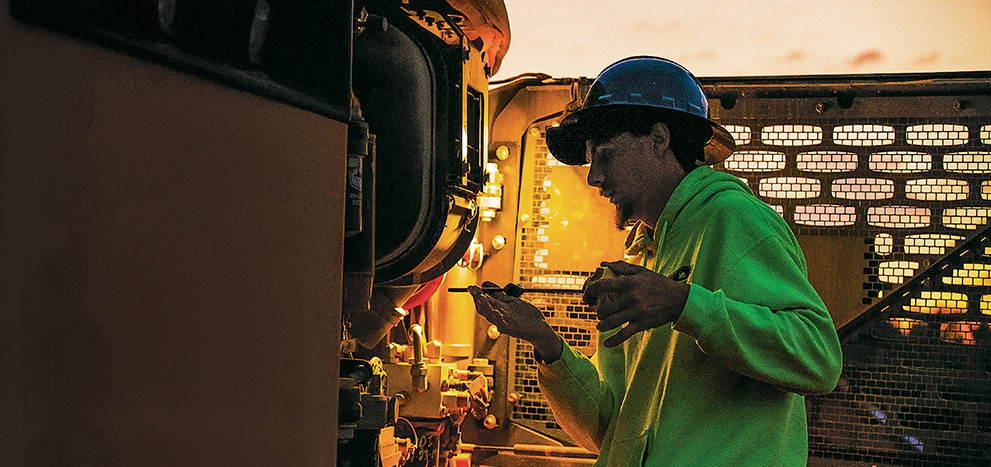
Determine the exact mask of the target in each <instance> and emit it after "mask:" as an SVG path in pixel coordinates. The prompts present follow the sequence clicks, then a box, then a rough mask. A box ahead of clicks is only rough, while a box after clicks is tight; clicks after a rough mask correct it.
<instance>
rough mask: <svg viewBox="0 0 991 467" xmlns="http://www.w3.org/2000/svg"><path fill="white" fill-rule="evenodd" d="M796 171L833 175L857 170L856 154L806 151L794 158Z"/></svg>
mask: <svg viewBox="0 0 991 467" xmlns="http://www.w3.org/2000/svg"><path fill="white" fill-rule="evenodd" d="M795 164H796V166H797V168H798V170H801V171H803V172H818V173H835V172H853V171H854V170H857V165H858V161H857V154H856V153H853V152H844V151H808V152H800V153H798V155H796V156H795Z"/></svg>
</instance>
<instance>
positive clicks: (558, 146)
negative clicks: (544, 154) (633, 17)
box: [547, 56, 736, 165]
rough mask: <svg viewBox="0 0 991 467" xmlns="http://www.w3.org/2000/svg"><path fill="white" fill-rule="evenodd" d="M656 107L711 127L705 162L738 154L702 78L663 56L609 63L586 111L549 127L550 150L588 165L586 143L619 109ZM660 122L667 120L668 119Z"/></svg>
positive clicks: (560, 157)
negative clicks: (713, 116)
mask: <svg viewBox="0 0 991 467" xmlns="http://www.w3.org/2000/svg"><path fill="white" fill-rule="evenodd" d="M637 108H639V109H656V110H658V113H659V114H668V115H671V116H673V117H678V118H684V117H687V118H689V119H696V120H699V121H701V122H705V123H707V124H708V125H709V126H710V127H711V128H712V136H711V137H710V138H709V140H708V141H706V142H705V147H704V152H705V160H704V161H700V164H715V163H718V162H721V161H722V160H724V159H726V158H727V157H729V155H730V154H732V153H733V150H734V148H735V147H736V143H735V142H734V141H733V136H732V135H730V134H729V132H728V131H726V129H725V128H723V127H722V126H721V125H719V124H718V123H716V122H714V121H712V120H710V119H709V101H708V99H707V98H706V96H705V92H703V91H702V85H701V84H700V83H699V81H698V79H697V78H695V76H694V75H692V73H691V72H689V71H688V70H686V69H685V68H684V67H682V66H681V65H679V64H677V63H675V62H672V61H671V60H667V59H664V58H660V57H648V56H637V57H630V58H625V59H623V60H620V61H618V62H616V63H613V64H612V65H609V66H608V67H607V68H606V69H605V70H603V71H602V73H599V76H598V77H596V78H595V81H594V82H592V86H591V87H590V88H589V90H588V94H587V95H586V96H585V100H584V101H583V102H582V105H581V108H580V109H578V110H576V111H574V112H572V113H570V114H568V115H567V116H566V117H565V118H564V119H563V120H562V121H561V124H560V125H558V126H555V127H550V128H548V129H547V148H548V149H549V150H550V152H551V154H552V155H553V156H554V158H555V159H557V160H559V161H561V162H563V163H565V164H569V165H581V164H585V141H586V140H588V139H591V137H592V133H593V132H594V129H595V128H597V127H599V126H600V124H601V123H603V120H605V119H609V118H611V115H614V113H615V112H616V111H622V110H624V109H637ZM659 121H664V118H663V115H661V118H659Z"/></svg>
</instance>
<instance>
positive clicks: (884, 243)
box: [874, 233, 895, 256]
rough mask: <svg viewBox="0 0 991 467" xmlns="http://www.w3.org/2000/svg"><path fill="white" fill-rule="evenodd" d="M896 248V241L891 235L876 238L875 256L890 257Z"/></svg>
mask: <svg viewBox="0 0 991 467" xmlns="http://www.w3.org/2000/svg"><path fill="white" fill-rule="evenodd" d="M894 247H895V239H894V237H892V236H891V234H889V233H879V234H877V235H875V236H874V254H877V255H881V256H888V255H890V254H891V251H892V250H893V249H894Z"/></svg>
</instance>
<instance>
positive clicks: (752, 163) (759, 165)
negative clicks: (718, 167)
mask: <svg viewBox="0 0 991 467" xmlns="http://www.w3.org/2000/svg"><path fill="white" fill-rule="evenodd" d="M723 167H725V168H726V169H727V170H734V171H737V172H773V171H776V170H781V169H784V168H785V153H783V152H776V151H736V152H734V153H733V155H731V156H729V158H728V159H726V160H725V161H723Z"/></svg>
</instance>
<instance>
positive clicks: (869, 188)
mask: <svg viewBox="0 0 991 467" xmlns="http://www.w3.org/2000/svg"><path fill="white" fill-rule="evenodd" d="M832 193H833V196H834V197H836V198H840V199H864V200H876V199H889V198H891V197H893V196H895V182H893V181H891V180H886V179H883V178H844V179H839V180H835V181H833V187H832Z"/></svg>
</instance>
